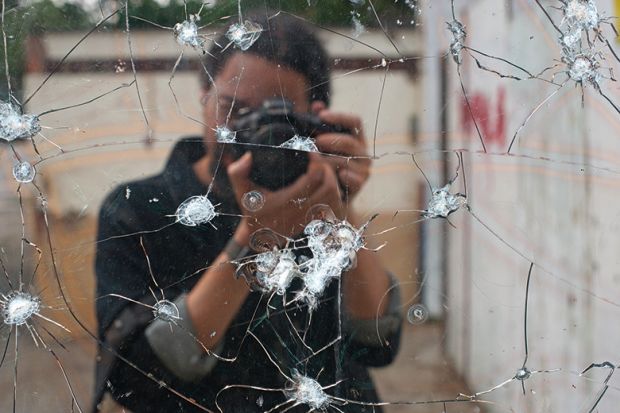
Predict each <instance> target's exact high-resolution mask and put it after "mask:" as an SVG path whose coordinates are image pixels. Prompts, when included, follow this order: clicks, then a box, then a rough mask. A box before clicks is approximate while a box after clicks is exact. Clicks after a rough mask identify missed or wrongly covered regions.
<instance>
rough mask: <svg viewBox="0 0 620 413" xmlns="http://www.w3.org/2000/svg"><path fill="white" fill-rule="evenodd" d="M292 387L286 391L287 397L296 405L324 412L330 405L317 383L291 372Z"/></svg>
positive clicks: (327, 397)
mask: <svg viewBox="0 0 620 413" xmlns="http://www.w3.org/2000/svg"><path fill="white" fill-rule="evenodd" d="M293 380H295V382H294V383H293V385H292V387H291V388H289V389H287V397H289V398H290V399H292V400H295V402H296V403H298V404H305V405H307V406H308V407H310V408H311V411H314V410H324V409H325V408H326V407H327V406H328V405H329V403H330V401H329V396H328V395H327V394H326V393H325V392H324V391H323V388H322V387H321V385H320V384H319V382H318V381H316V380H314V379H312V378H310V377H307V376H303V375H301V374H299V372H297V371H294V372H293Z"/></svg>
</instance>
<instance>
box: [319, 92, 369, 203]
mask: <svg viewBox="0 0 620 413" xmlns="http://www.w3.org/2000/svg"><path fill="white" fill-rule="evenodd" d="M312 111H313V112H314V113H315V114H317V115H318V116H319V118H320V119H321V120H322V121H323V122H325V123H329V124H332V125H342V126H344V127H345V128H347V129H349V130H350V131H351V134H345V133H324V134H321V135H319V136H317V138H316V146H317V147H318V148H319V150H320V151H321V152H322V153H324V154H327V155H324V159H325V160H326V161H327V162H329V163H330V164H331V165H332V167H333V169H334V170H335V171H336V174H337V175H338V179H339V180H340V183H341V185H342V187H343V188H344V189H346V192H347V194H348V196H349V198H352V197H353V196H355V195H356V194H357V193H358V192H359V190H360V189H361V188H362V186H364V184H365V183H366V181H367V180H368V176H369V175H370V164H371V162H370V159H369V158H368V153H367V148H366V139H365V137H364V131H363V129H362V120H361V119H360V118H359V117H358V116H356V115H352V114H346V113H339V112H333V111H331V110H329V109H327V108H326V106H325V103H323V102H320V101H315V102H313V103H312ZM336 155H337V156H336Z"/></svg>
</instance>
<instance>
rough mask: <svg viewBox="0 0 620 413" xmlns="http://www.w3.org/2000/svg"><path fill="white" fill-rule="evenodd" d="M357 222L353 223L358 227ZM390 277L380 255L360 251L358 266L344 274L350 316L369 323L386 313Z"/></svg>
mask: <svg viewBox="0 0 620 413" xmlns="http://www.w3.org/2000/svg"><path fill="white" fill-rule="evenodd" d="M355 221H357V220H354V221H353V224H354V225H357V222H355ZM389 288H390V277H389V275H388V273H387V271H386V270H385V268H383V266H382V265H381V261H380V260H379V257H378V255H377V253H376V252H373V251H368V250H365V249H360V250H359V251H358V252H357V265H356V266H355V268H353V269H351V270H349V271H347V272H346V273H345V274H344V279H343V290H344V303H345V306H346V309H347V312H348V313H349V315H350V316H351V317H353V318H356V319H360V320H368V319H372V318H375V317H377V316H381V315H383V314H384V313H385V310H386V307H387V304H388V302H389V300H388V296H387V294H386V293H387V291H388V289H389Z"/></svg>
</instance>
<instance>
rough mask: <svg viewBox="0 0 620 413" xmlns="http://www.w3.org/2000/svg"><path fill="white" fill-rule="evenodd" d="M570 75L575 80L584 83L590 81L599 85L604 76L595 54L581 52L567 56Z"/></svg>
mask: <svg viewBox="0 0 620 413" xmlns="http://www.w3.org/2000/svg"><path fill="white" fill-rule="evenodd" d="M567 64H568V75H569V76H570V78H571V79H573V80H574V81H575V82H578V83H581V84H584V83H590V84H592V85H594V86H598V85H599V82H600V80H601V78H602V76H601V74H600V73H599V72H598V69H599V68H600V64H599V62H598V60H597V59H596V56H594V55H588V54H579V55H576V56H574V57H572V58H571V57H568V58H567Z"/></svg>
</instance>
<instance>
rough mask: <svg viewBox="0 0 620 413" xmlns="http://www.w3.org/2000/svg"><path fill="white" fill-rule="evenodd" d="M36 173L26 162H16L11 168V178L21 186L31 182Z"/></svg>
mask: <svg viewBox="0 0 620 413" xmlns="http://www.w3.org/2000/svg"><path fill="white" fill-rule="evenodd" d="M36 173H37V172H36V170H35V169H34V166H32V165H30V163H28V162H26V161H24V162H18V163H16V164H15V165H14V166H13V177H14V178H15V180H16V181H17V182H20V183H22V184H25V183H28V182H32V181H33V180H34V177H35V175H36Z"/></svg>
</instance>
